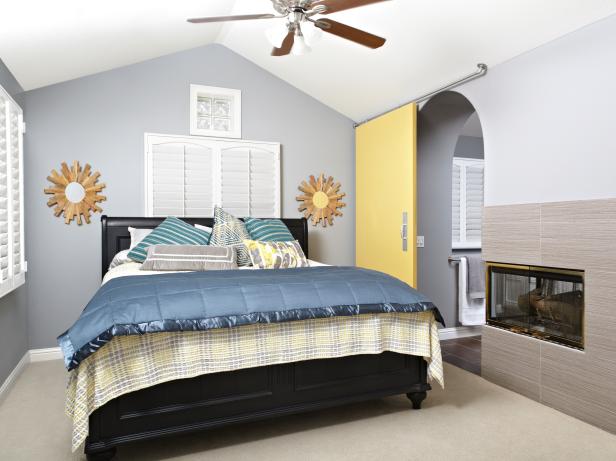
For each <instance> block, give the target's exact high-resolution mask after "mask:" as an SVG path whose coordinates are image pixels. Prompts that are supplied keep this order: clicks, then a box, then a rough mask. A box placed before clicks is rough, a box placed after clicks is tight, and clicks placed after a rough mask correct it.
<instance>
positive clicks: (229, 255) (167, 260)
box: [141, 245, 237, 271]
mask: <svg viewBox="0 0 616 461" xmlns="http://www.w3.org/2000/svg"><path fill="white" fill-rule="evenodd" d="M229 269H237V263H236V262H235V250H234V249H233V247H213V246H205V245H152V246H150V247H148V256H147V258H146V260H145V262H144V263H143V264H142V265H141V270H143V271H215V270H229Z"/></svg>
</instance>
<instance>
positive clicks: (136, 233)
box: [128, 227, 152, 250]
mask: <svg viewBox="0 0 616 461" xmlns="http://www.w3.org/2000/svg"><path fill="white" fill-rule="evenodd" d="M128 232H129V233H130V247H129V248H128V249H129V250H132V249H133V248H135V247H136V246H137V244H138V243H139V242H141V241H142V240H143V239H144V238H146V237H147V236H148V235H150V233H151V232H152V229H138V228H136V227H129V228H128Z"/></svg>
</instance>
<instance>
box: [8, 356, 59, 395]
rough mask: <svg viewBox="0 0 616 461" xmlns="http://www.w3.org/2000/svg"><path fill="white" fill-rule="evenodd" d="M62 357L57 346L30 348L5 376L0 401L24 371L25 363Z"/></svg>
mask: <svg viewBox="0 0 616 461" xmlns="http://www.w3.org/2000/svg"><path fill="white" fill-rule="evenodd" d="M61 359H62V351H61V349H60V348H59V347H48V348H46V349H30V350H29V351H27V352H26V353H25V354H24V356H23V357H22V358H21V360H20V361H19V362H18V363H17V365H16V366H15V368H13V371H11V374H10V375H8V376H7V378H6V379H5V380H4V382H3V383H2V386H0V401H2V399H3V398H4V397H5V395H6V394H7V393H8V391H9V390H10V389H11V387H13V384H15V381H16V380H17V378H19V375H21V372H22V371H24V368H26V365H28V364H29V363H34V362H45V361H47V360H61Z"/></svg>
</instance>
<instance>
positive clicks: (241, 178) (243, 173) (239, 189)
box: [220, 148, 250, 217]
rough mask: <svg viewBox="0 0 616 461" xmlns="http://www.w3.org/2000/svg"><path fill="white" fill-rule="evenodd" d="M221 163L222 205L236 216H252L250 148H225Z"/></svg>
mask: <svg viewBox="0 0 616 461" xmlns="http://www.w3.org/2000/svg"><path fill="white" fill-rule="evenodd" d="M220 165H221V168H220V206H222V207H223V208H224V209H225V211H228V212H229V213H231V214H232V215H234V216H238V217H246V216H250V150H249V149H245V148H234V149H225V150H223V151H222V155H221V159H220Z"/></svg>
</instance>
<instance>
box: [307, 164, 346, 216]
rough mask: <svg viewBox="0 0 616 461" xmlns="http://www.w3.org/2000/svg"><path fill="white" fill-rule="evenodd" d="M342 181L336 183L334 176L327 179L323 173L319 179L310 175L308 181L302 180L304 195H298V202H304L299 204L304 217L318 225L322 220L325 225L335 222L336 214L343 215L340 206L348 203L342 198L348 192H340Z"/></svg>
mask: <svg viewBox="0 0 616 461" xmlns="http://www.w3.org/2000/svg"><path fill="white" fill-rule="evenodd" d="M340 187H341V186H340V183H338V182H337V183H334V178H332V177H331V176H330V177H328V178H327V181H326V180H325V175H324V174H323V173H321V175H320V176H319V178H318V179H315V177H314V176H312V175H311V176H310V179H309V180H308V182H306V181H302V184H301V185H300V186H299V187H298V189H299V190H300V191H302V192H303V193H304V195H299V196H298V197H296V200H297V201H298V202H302V203H301V205H300V206H299V211H302V212H303V213H304V217H305V218H306V219H309V220H310V221H312V225H313V226H316V225H317V224H319V222H322V224H323V227H327V224H328V223H329V225H330V226H332V225H333V224H334V216H342V212H341V211H340V210H339V208H343V207H345V206H346V203H344V202H342V201H341V200H340V199H341V198H342V197H344V196H345V195H346V194H345V193H344V192H340Z"/></svg>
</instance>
